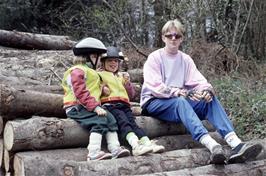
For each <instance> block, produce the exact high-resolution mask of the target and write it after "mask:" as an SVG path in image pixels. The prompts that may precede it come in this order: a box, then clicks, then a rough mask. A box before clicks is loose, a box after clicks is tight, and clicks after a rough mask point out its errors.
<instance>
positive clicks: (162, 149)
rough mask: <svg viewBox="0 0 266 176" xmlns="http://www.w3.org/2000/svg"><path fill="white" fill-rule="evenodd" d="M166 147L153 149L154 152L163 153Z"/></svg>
mask: <svg viewBox="0 0 266 176" xmlns="http://www.w3.org/2000/svg"><path fill="white" fill-rule="evenodd" d="M164 150H165V149H164V148H161V149H159V150H152V153H163V152H164Z"/></svg>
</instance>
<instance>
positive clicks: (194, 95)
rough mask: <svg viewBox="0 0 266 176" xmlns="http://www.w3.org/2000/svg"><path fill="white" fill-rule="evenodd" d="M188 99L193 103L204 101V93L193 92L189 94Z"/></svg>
mask: <svg viewBox="0 0 266 176" xmlns="http://www.w3.org/2000/svg"><path fill="white" fill-rule="evenodd" d="M187 97H188V98H189V99H191V100H193V101H200V100H201V99H202V93H201V92H198V91H195V90H192V91H189V92H188V94H187Z"/></svg>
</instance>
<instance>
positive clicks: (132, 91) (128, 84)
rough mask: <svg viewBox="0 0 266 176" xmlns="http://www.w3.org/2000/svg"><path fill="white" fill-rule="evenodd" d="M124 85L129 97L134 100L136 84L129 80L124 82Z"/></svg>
mask: <svg viewBox="0 0 266 176" xmlns="http://www.w3.org/2000/svg"><path fill="white" fill-rule="evenodd" d="M124 87H125V89H126V91H127V94H128V97H129V99H130V100H132V99H133V98H134V97H135V94H136V92H135V87H134V85H133V84H132V83H131V82H130V81H128V82H126V83H125V84H124Z"/></svg>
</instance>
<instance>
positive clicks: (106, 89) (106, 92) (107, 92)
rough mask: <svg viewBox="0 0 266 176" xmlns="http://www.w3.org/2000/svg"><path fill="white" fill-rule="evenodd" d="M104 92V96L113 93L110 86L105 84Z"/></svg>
mask: <svg viewBox="0 0 266 176" xmlns="http://www.w3.org/2000/svg"><path fill="white" fill-rule="evenodd" d="M102 94H103V95H104V96H108V95H110V94H111V91H110V89H109V87H108V86H106V85H104V86H103V87H102Z"/></svg>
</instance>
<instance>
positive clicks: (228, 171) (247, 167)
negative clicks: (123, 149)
mask: <svg viewBox="0 0 266 176" xmlns="http://www.w3.org/2000/svg"><path fill="white" fill-rule="evenodd" d="M153 175H154V174H144V175H143V176H153ZM156 175H157V176H177V175H189V176H198V175H209V176H211V175H213V176H214V175H215V176H224V175H230V176H255V175H256V176H259V175H261V176H262V175H266V160H259V161H251V162H247V163H245V164H230V165H221V166H216V165H207V166H201V167H196V168H186V169H181V170H177V171H170V172H161V173H156Z"/></svg>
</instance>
